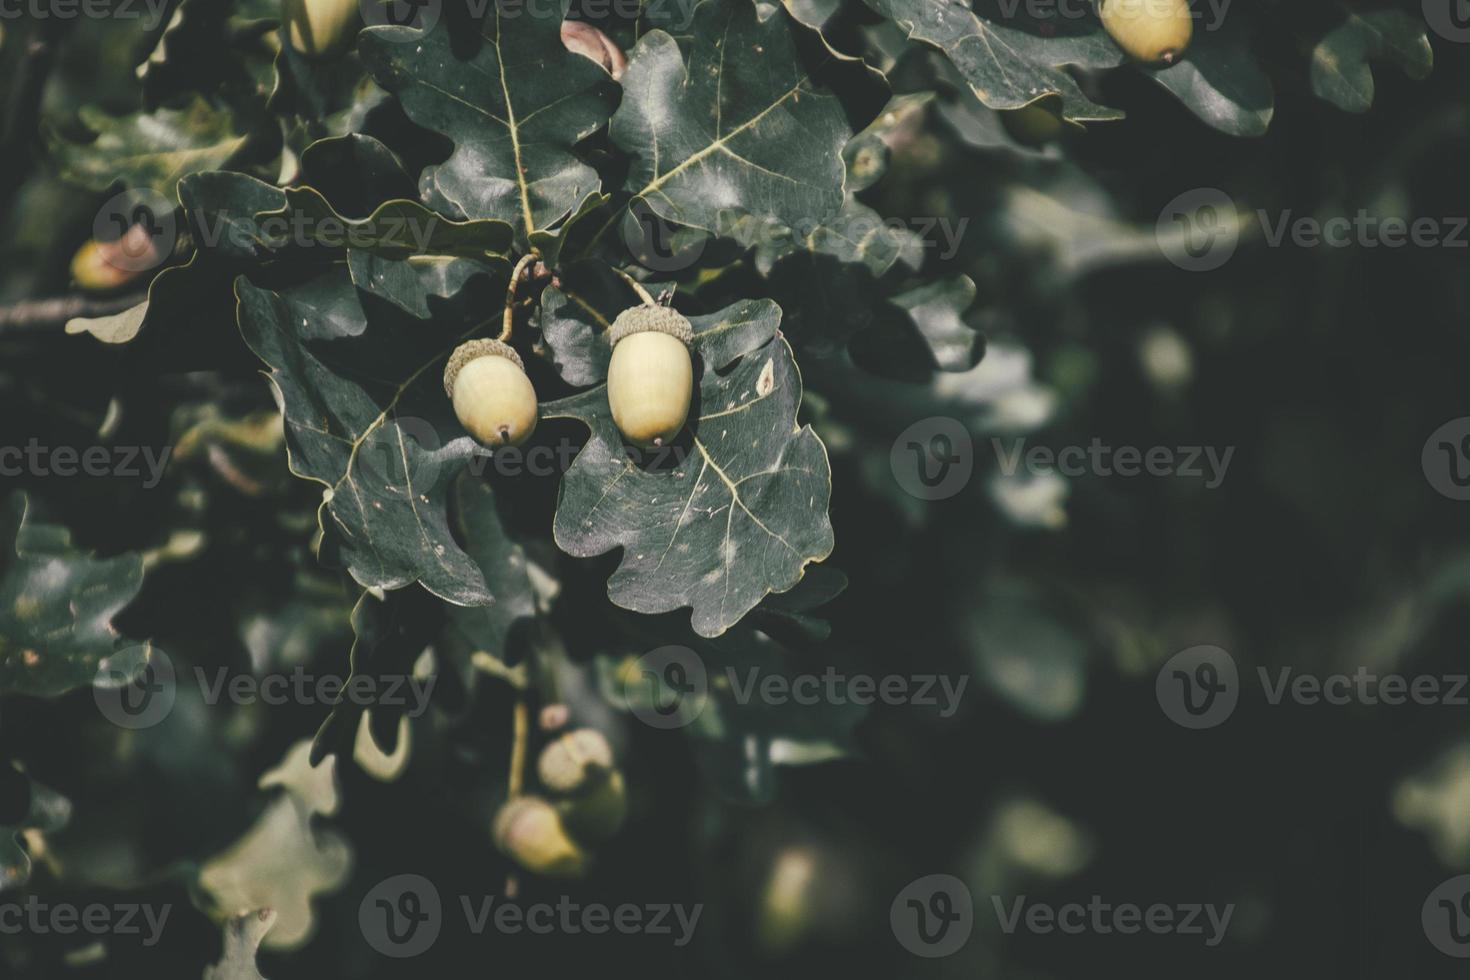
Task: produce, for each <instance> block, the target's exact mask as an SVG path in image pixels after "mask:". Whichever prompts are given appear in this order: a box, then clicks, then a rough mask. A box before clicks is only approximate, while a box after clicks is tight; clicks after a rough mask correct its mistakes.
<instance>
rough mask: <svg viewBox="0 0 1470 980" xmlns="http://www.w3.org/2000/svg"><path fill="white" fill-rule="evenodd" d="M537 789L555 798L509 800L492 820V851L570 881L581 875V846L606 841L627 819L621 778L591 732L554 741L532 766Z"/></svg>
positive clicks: (584, 858)
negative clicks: (556, 800)
mask: <svg viewBox="0 0 1470 980" xmlns="http://www.w3.org/2000/svg"><path fill="white" fill-rule="evenodd" d="M536 772H537V775H538V776H539V777H540V779H541V784H542V785H543V786H545V787H546V788H547V790H549V791H551V792H552V793H555V794H557V796H558V797H559V800H558V802H555V803H553V802H552V801H550V800H548V799H546V798H545V797H542V796H536V795H533V794H525V795H521V796H515V797H512V798H511V799H510V800H507V801H506V803H505V804H504V805H503V806H502V807H501V808H500V810H499V811H498V812H497V813H496V815H495V825H494V836H495V846H496V847H498V848H499V849H500V851H501V853H503V854H504V855H505V856H506V857H508V858H510V859H511V860H513V861H515V862H516V863H517V864H519V865H520V866H521V867H523V868H525V869H526V870H527V871H532V872H534V873H536V874H541V875H547V876H550V877H558V878H571V877H576V876H577V875H580V874H582V873H583V872H584V871H586V870H587V865H588V855H587V851H586V845H589V844H595V843H599V842H601V841H605V840H607V839H609V838H611V837H612V836H613V835H614V834H616V833H617V832H618V831H619V830H620V829H622V826H623V822H624V821H625V820H626V819H627V816H628V795H627V790H626V788H625V787H624V785H623V774H622V773H621V772H619V771H618V769H617V767H616V766H615V765H614V764H613V753H612V746H611V745H609V744H608V741H607V738H606V736H604V735H603V734H602V733H601V732H599V731H598V730H597V729H595V728H578V729H576V730H574V731H570V732H567V733H566V734H565V735H562V736H560V737H559V738H557V739H556V740H554V741H553V742H551V743H550V744H548V745H547V746H546V748H545V749H543V750H542V751H541V755H540V757H539V758H538V759H537V761H536Z"/></svg>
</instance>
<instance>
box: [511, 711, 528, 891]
mask: <svg viewBox="0 0 1470 980" xmlns="http://www.w3.org/2000/svg"><path fill="white" fill-rule="evenodd" d="M511 729H512V735H511V738H512V741H511V746H510V779H509V781H508V785H507V786H506V800H507V801H510V800H514V799H515V798H516V797H517V796H520V795H521V790H522V789H523V788H524V784H525V780H526V743H527V742H528V741H529V740H530V735H531V722H530V710H529V709H528V708H527V707H526V692H525V691H521V692H520V693H519V694H518V695H517V696H516V706H515V709H514V711H512V713H511ZM520 887H521V885H520V880H519V879H518V878H517V877H516V874H515V872H514V871H512V872H511V873H509V874H507V875H506V876H505V897H506V898H515V897H516V893H517V892H519V891H520Z"/></svg>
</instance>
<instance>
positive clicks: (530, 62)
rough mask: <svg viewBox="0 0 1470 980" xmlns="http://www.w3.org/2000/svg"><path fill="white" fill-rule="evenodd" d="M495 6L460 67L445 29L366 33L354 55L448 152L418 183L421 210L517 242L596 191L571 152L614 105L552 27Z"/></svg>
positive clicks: (602, 80)
mask: <svg viewBox="0 0 1470 980" xmlns="http://www.w3.org/2000/svg"><path fill="white" fill-rule="evenodd" d="M502 2H503V0H497V2H496V3H495V4H494V5H493V9H492V10H491V11H490V12H489V14H488V16H487V17H486V19H485V20H484V22H482V23H481V24H480V25H479V27H480V38H479V41H480V44H479V49H478V50H477V51H475V52H474V54H473V55H471V56H470V57H469V58H468V59H465V58H462V57H460V56H459V55H458V54H456V52H455V50H454V47H453V46H452V45H451V42H450V24H451V19H450V18H447V17H445V18H441V19H440V20H439V22H438V24H437V25H436V26H435V27H434V29H433V30H431V31H429V32H427V33H423V34H421V33H420V32H418V31H414V30H412V29H410V28H403V27H373V28H369V29H368V30H366V31H364V32H363V33H362V36H361V37H360V38H359V40H358V50H359V51H360V52H361V55H362V58H363V61H364V62H365V63H366V64H367V66H368V67H369V69H370V70H371V71H372V72H373V74H374V76H375V77H376V78H377V80H378V82H379V83H380V84H381V85H383V87H385V88H386V89H388V90H389V91H390V92H392V93H393V94H394V95H396V96H397V98H398V100H399V102H401V103H402V105H403V109H404V111H405V112H406V113H407V114H408V116H409V118H410V119H412V120H413V121H414V122H415V123H417V124H418V125H420V126H423V127H424V128H426V129H431V130H433V131H434V132H436V133H443V134H444V135H445V136H448V137H449V138H450V139H452V140H453V141H454V144H455V146H454V152H453V153H452V154H451V155H450V157H449V159H447V160H445V161H444V162H443V163H441V164H439V165H437V166H433V167H429V168H427V169H425V171H424V172H423V174H422V176H421V178H420V188H421V190H422V192H423V196H424V199H425V200H426V201H428V203H429V204H430V205H431V206H433V207H434V208H436V209H438V210H441V211H444V212H445V213H447V214H452V215H455V216H456V217H461V218H498V219H500V220H502V221H508V222H510V223H512V224H514V225H515V226H516V227H517V238H518V240H520V241H522V242H524V241H526V239H527V236H528V235H529V234H530V233H532V232H534V231H536V230H537V229H544V228H548V227H550V226H552V225H553V224H555V223H556V222H557V221H558V220H559V219H561V218H562V217H564V216H565V215H567V214H568V213H569V212H571V211H572V210H573V209H574V208H576V207H577V206H578V205H579V204H581V203H582V201H583V200H584V199H585V198H586V196H587V195H588V194H589V193H590V192H592V191H595V190H597V189H598V187H599V186H600V182H599V180H598V177H597V172H596V171H594V170H593V169H592V168H591V167H589V166H587V164H585V163H583V162H582V161H581V160H579V159H578V157H577V155H576V153H575V152H574V150H573V148H574V147H575V145H576V144H577V143H578V142H580V141H581V140H582V139H583V138H585V137H586V136H588V135H590V134H591V133H592V132H593V131H594V130H596V129H598V128H599V127H600V126H602V125H603V123H605V122H606V121H607V118H608V115H609V113H610V112H611V111H612V101H613V93H612V84H611V80H610V79H609V78H608V75H607V73H606V72H604V71H603V70H602V69H601V68H600V67H599V66H597V65H595V64H593V63H592V62H591V61H590V60H588V59H587V58H583V57H581V56H580V55H575V54H572V53H571V52H569V51H567V50H566V48H565V47H563V46H562V43H561V33H560V18H551V17H545V16H529V15H527V13H526V11H525V10H523V9H522V10H519V11H518V15H517V16H508V15H503V14H502V11H501V3H502ZM565 8H566V0H562V7H561V10H562V12H563V13H565Z"/></svg>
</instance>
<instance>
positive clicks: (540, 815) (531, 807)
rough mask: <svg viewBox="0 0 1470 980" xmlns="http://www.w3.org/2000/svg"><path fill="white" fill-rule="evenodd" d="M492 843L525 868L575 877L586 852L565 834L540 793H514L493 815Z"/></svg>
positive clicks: (582, 867)
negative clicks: (493, 837)
mask: <svg viewBox="0 0 1470 980" xmlns="http://www.w3.org/2000/svg"><path fill="white" fill-rule="evenodd" d="M494 835H495V846H496V847H498V848H500V851H501V853H503V854H504V855H505V856H506V857H508V858H510V859H511V860H513V861H515V862H516V863H517V864H519V865H520V866H521V867H523V868H525V869H526V870H527V871H534V872H535V873H536V874H540V875H547V876H549V877H555V878H575V877H577V876H578V875H580V874H582V873H583V872H584V871H586V870H587V855H586V853H585V852H584V851H583V850H582V849H581V848H580V847H578V846H577V844H576V842H575V841H573V840H572V838H571V837H570V836H569V835H568V834H567V829H566V827H564V826H563V825H562V820H561V814H559V813H558V812H557V810H556V807H554V806H552V805H551V804H550V803H548V802H546V801H545V800H543V799H541V798H540V797H539V796H517V797H516V798H515V799H512V800H509V801H507V802H506V804H505V805H504V806H502V807H501V808H500V811H499V812H498V813H496V815H495V829H494Z"/></svg>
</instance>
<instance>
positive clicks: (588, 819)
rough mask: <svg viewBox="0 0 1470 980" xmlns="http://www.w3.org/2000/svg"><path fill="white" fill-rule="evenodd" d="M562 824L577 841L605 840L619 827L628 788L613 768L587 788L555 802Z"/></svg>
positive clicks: (625, 809)
mask: <svg viewBox="0 0 1470 980" xmlns="http://www.w3.org/2000/svg"><path fill="white" fill-rule="evenodd" d="M557 809H558V810H560V811H561V817H562V823H563V825H565V827H566V828H567V830H569V831H571V833H572V836H573V837H575V838H577V840H581V841H591V842H597V841H605V840H607V839H608V838H610V837H612V836H613V835H615V834H616V833H617V832H618V831H619V830H622V829H623V823H624V821H626V820H627V819H628V790H627V787H626V786H625V785H624V783H623V774H622V773H620V772H618V771H617V770H616V769H614V770H612V771H610V772H606V773H601V774H599V775H598V776H597V777H595V778H594V779H593V780H592V785H591V786H590V788H588V787H583V790H582V793H581V794H580V795H579V796H575V797H573V798H572V799H569V800H563V801H562V802H560V803H558V804H557Z"/></svg>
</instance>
